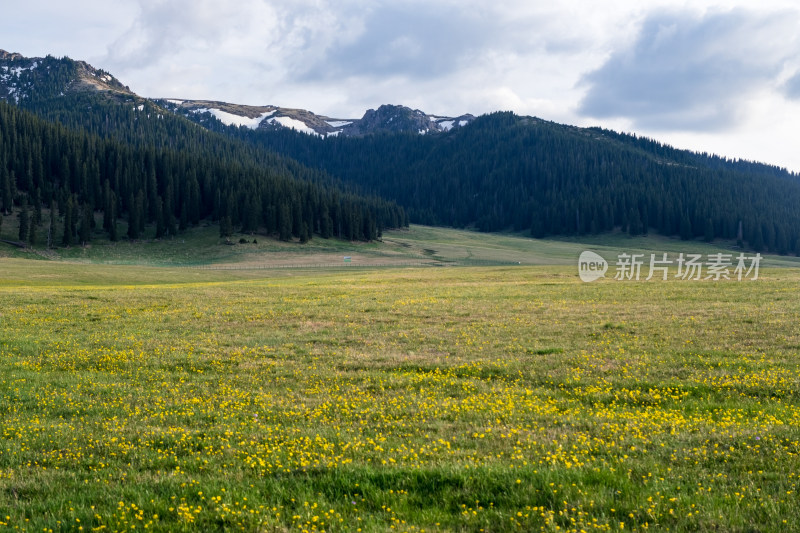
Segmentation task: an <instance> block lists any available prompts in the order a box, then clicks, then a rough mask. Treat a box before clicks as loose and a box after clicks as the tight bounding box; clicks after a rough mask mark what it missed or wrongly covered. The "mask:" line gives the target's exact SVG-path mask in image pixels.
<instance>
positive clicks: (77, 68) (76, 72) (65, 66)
mask: <svg viewBox="0 0 800 533" xmlns="http://www.w3.org/2000/svg"><path fill="white" fill-rule="evenodd" d="M83 91H90V92H106V93H110V94H117V95H124V96H131V97H133V96H136V95H134V94H133V93H132V92H131V91H130V89H129V88H128V87H126V86H124V85H123V84H122V83H121V82H120V81H119V80H117V79H116V78H115V77H114V76H112V75H111V74H110V73H108V72H105V71H104V70H101V69H96V68H94V67H93V66H91V65H89V64H88V63H86V62H84V61H73V60H69V59H66V58H64V59H57V58H54V57H52V56H47V57H44V58H41V57H36V58H27V57H23V56H21V55H20V54H16V53H10V52H6V51H5V50H0V99H4V100H14V102H15V103H16V104H20V103H21V104H26V103H31V102H37V101H39V100H42V99H49V98H52V97H54V96H64V95H65V94H68V93H77V92H83Z"/></svg>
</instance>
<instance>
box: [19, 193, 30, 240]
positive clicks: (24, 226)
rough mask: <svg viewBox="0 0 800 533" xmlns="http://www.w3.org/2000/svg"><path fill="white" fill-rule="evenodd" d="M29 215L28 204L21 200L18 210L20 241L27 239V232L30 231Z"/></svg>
mask: <svg viewBox="0 0 800 533" xmlns="http://www.w3.org/2000/svg"><path fill="white" fill-rule="evenodd" d="M29 224H30V215H29V214H28V204H27V203H25V202H24V201H23V203H22V206H21V207H20V212H19V240H20V241H22V242H27V241H28V234H29V233H30V230H31V228H30V226H29Z"/></svg>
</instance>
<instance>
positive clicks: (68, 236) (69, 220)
mask: <svg viewBox="0 0 800 533" xmlns="http://www.w3.org/2000/svg"><path fill="white" fill-rule="evenodd" d="M74 216H75V214H74V207H73V205H72V196H68V197H67V201H66V202H65V204H64V237H63V238H62V239H61V244H63V245H64V246H70V245H72V244H73V242H74V241H73V235H74V233H73V231H72V225H73V218H74Z"/></svg>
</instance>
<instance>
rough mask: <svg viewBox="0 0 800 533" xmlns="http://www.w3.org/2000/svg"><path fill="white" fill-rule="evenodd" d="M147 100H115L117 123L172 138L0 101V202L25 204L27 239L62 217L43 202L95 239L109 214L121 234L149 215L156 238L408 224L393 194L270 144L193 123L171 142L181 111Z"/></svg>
mask: <svg viewBox="0 0 800 533" xmlns="http://www.w3.org/2000/svg"><path fill="white" fill-rule="evenodd" d="M89 101H90V100H88V99H87V102H89ZM89 105H97V104H92V103H89ZM140 105H142V107H141V110H140V108H138V107H137V108H135V109H128V110H124V109H123V108H122V107H121V106H119V105H116V106H113V105H109V106H108V108H107V110H106V111H107V112H108V113H107V117H108V119H107V122H108V124H109V125H112V124H114V123H115V122H121V121H122V120H124V118H123V117H124V116H125V113H128V112H130V113H131V114H130V115H129V118H130V120H132V121H137V122H139V123H140V124H142V125H146V124H153V123H156V126H153V127H152V130H153V131H155V132H161V134H163V135H164V137H163V138H162V139H163V141H164V142H161V143H155V142H152V143H147V142H144V141H145V139H146V138H145V137H136V136H135V135H132V134H130V132H131V131H135V130H134V129H129V130H125V129H124V128H122V129H119V130H117V131H118V132H123V131H128V132H129V133H128V134H129V135H130V136H131V140H132V142H130V143H128V142H124V141H123V140H122V139H121V137H124V136H125V135H123V134H120V135H119V136H117V135H108V136H107V137H106V138H101V137H99V136H97V135H92V134H90V133H87V132H86V131H82V130H79V129H68V128H66V127H65V126H63V125H61V124H57V123H51V122H47V121H44V120H43V119H41V118H39V117H36V116H34V115H32V114H31V113H28V112H26V111H23V110H20V109H18V108H16V107H14V106H11V105H9V104H6V103H4V102H0V212H2V213H3V214H5V215H8V214H9V213H11V212H12V210H16V211H17V213H18V215H19V217H20V235H19V237H20V240H21V241H29V242H30V241H34V242H35V241H37V240H39V241H41V240H42V239H43V235H45V234H47V233H48V229H49V228H52V227H56V224H55V220H54V219H51V220H42V208H43V207H51V208H52V209H51V210H50V214H51V217H55V216H56V213H57V214H58V216H59V217H61V218H62V219H63V220H62V221H61V223H60V224H58V225H57V226H58V227H63V228H64V229H63V234H62V235H58V236H57V239H53V240H54V241H55V242H57V243H63V244H65V245H69V244H72V243H77V242H88V241H89V240H90V239H91V237H92V234H93V230H94V224H95V216H94V215H95V213H98V214H99V213H100V212H102V214H103V229H104V230H105V231H106V232H107V234H108V237H109V238H110V239H111V240H116V239H119V238H122V237H126V236H127V237H129V238H132V239H136V238H139V237H140V236H141V235H142V232H143V231H144V230H145V227H146V226H147V225H152V226H154V228H155V236H156V237H161V236H164V235H167V234H175V233H176V232H178V231H180V230H183V229H185V228H187V227H189V226H190V225H194V224H198V223H199V222H200V221H202V220H214V221H219V223H220V229H221V234H222V235H226V234H230V233H232V232H233V231H234V229H236V230H241V231H243V232H258V231H263V232H266V233H267V234H274V235H276V236H278V237H280V238H281V239H283V240H289V239H291V238H292V237H296V238H299V239H300V240H301V241H304V240H307V239H310V238H311V237H312V235H313V234H315V233H316V234H319V235H321V236H322V237H326V238H327V237H331V236H337V237H341V238H345V239H352V240H370V239H374V238H377V237H378V236H379V235H380V233H381V231H382V230H383V229H384V228H387V227H398V226H401V225H403V224H405V223H406V219H405V213H404V212H403V209H402V208H400V207H398V206H397V205H396V204H394V203H392V202H386V201H383V200H381V199H377V198H365V197H363V196H358V195H356V194H353V193H350V192H346V191H344V190H341V189H340V188H339V187H336V186H334V184H333V183H332V182H330V180H327V181H326V180H325V179H324V176H323V175H322V174H321V173H319V172H311V171H308V170H305V169H303V167H302V166H301V165H298V164H296V163H286V162H285V159H284V158H280V157H277V156H274V155H266V154H265V155H263V156H261V155H259V154H260V153H261V152H263V151H259V150H254V149H252V148H251V149H249V150H244V149H237V148H236V144H237V143H235V142H233V140H226V139H225V138H224V137H221V136H218V137H219V138H218V139H217V140H218V141H219V142H218V143H216V144H214V143H212V142H210V141H212V140H213V139H212V138H209V137H208V135H209V134H208V132H205V131H204V130H202V129H201V128H199V127H197V126H194V125H192V124H190V123H188V122H185V123H184V124H183V125H182V127H185V128H186V129H187V131H188V130H192V129H193V130H196V135H195V136H194V137H192V136H186V137H183V138H181V139H180V140H179V142H178V143H177V145H175V146H170V143H168V142H166V141H167V139H168V138H169V130H168V129H162V126H161V125H160V122H163V123H164V124H176V123H178V121H177V120H174V121H167V120H164V119H159V118H158V117H157V115H154V114H151V115H150V117H146V114H147V111H148V105H147V104H140ZM130 107H131V108H132V106H130ZM137 113H141V115H137ZM87 116H93V117H96V116H97V113H87ZM143 127H144V126H143ZM157 134H158V133H157ZM134 139H135V140H136V142H133V140H134ZM239 144H240V143H239ZM248 154H250V155H249V156H248ZM270 158H271V159H270ZM268 161H272V162H274V163H275V164H266V162H268ZM281 163H283V164H281ZM120 219H123V220H124V221H125V222H126V224H124V226H125V227H126V232H125V235H122V234H121V232H120V230H119V227H118V223H119V221H120ZM53 237H54V236H53V235H52V232H51V238H53Z"/></svg>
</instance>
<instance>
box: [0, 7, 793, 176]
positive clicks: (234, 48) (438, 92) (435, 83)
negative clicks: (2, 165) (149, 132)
mask: <svg viewBox="0 0 800 533" xmlns="http://www.w3.org/2000/svg"><path fill="white" fill-rule="evenodd" d="M798 28H800V6H799V5H798V3H797V2H796V0H760V1H759V2H752V1H744V0H741V1H740V0H734V1H730V0H728V1H724V2H722V1H706V0H692V1H691V2H689V1H686V2H682V1H665V0H649V1H647V2H641V1H637V0H606V1H604V2H597V1H595V0H570V1H563V2H559V1H553V0H547V1H542V0H237V1H236V2H224V1H223V2H220V1H219V0H213V1H212V0H168V1H166V0H127V1H125V0H75V1H73V2H63V3H56V2H51V1H50V0H47V1H45V0H25V1H21V2H9V3H7V4H6V5H4V6H3V16H2V19H0V48H2V49H5V50H8V51H13V52H19V53H21V54H23V55H26V56H42V55H46V54H51V55H54V56H63V55H67V56H69V57H72V58H74V59H85V60H87V61H88V62H90V63H91V64H93V65H94V66H96V67H99V68H103V69H105V70H108V71H110V72H111V73H112V74H114V75H115V76H116V77H117V78H119V79H120V80H121V81H122V82H123V83H125V84H126V85H129V86H130V88H131V89H132V90H134V91H135V92H137V93H138V94H140V95H142V96H148V97H172V98H187V99H188V98H192V99H213V100H222V101H228V102H235V103H243V104H252V105H265V104H273V105H279V106H283V107H300V108H305V109H310V110H312V111H314V112H316V113H319V114H324V115H328V116H331V117H337V118H354V117H360V116H361V115H363V113H364V111H366V110H367V109H369V108H375V107H377V106H379V105H381V104H383V103H394V104H404V105H407V106H410V107H413V108H418V109H422V110H424V111H426V112H428V113H433V114H441V115H459V114H462V113H467V112H469V113H473V114H475V115H478V114H482V113H486V112H490V111H495V110H511V111H514V112H516V113H519V114H524V115H535V116H538V117H541V118H544V119H547V120H552V121H556V122H562V123H568V124H575V125H581V126H588V125H600V126H603V127H606V128H611V129H615V130H618V131H626V132H635V133H637V134H640V135H646V136H648V137H653V138H656V139H659V140H662V141H664V142H667V143H669V144H672V145H675V146H677V147H680V148H690V149H693V150H697V151H707V152H711V153H717V154H721V155H725V156H729V157H739V158H744V159H752V160H759V161H764V162H768V163H771V164H776V165H780V166H784V167H787V168H789V169H790V170H793V171H798V172H800V146H798V145H800V38H799V37H800V32H799V31H798Z"/></svg>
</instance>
